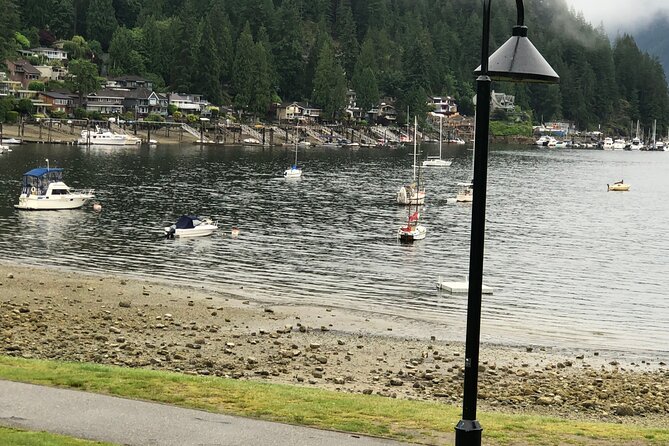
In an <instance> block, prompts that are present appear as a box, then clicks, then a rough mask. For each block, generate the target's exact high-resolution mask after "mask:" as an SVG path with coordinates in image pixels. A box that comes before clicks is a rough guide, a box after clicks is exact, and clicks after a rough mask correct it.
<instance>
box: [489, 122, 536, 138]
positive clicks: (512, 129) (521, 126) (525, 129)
mask: <svg viewBox="0 0 669 446" xmlns="http://www.w3.org/2000/svg"><path fill="white" fill-rule="evenodd" d="M490 134H491V135H493V136H532V124H531V123H528V122H523V123H518V122H504V121H490Z"/></svg>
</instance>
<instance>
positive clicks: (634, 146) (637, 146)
mask: <svg viewBox="0 0 669 446" xmlns="http://www.w3.org/2000/svg"><path fill="white" fill-rule="evenodd" d="M628 148H629V150H646V148H645V147H644V144H643V143H642V142H641V139H639V138H632V142H631V143H630V145H629V146H628Z"/></svg>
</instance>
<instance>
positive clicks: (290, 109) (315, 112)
mask: <svg viewBox="0 0 669 446" xmlns="http://www.w3.org/2000/svg"><path fill="white" fill-rule="evenodd" d="M321 112H322V110H321V109H320V108H319V107H314V106H310V105H309V104H305V103H301V102H286V103H283V104H280V105H279V106H278V107H277V108H276V118H277V119H278V120H279V122H281V121H301V122H315V121H318V120H319V119H320V117H321Z"/></svg>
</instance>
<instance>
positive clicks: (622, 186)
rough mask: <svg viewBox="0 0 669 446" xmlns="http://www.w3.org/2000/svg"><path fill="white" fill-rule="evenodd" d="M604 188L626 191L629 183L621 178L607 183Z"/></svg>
mask: <svg viewBox="0 0 669 446" xmlns="http://www.w3.org/2000/svg"><path fill="white" fill-rule="evenodd" d="M606 189H607V190H609V191H617V192H626V191H628V190H630V185H629V184H627V183H625V182H624V181H623V180H620V181H616V182H615V183H613V184H607V185H606Z"/></svg>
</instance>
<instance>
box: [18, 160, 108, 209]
mask: <svg viewBox="0 0 669 446" xmlns="http://www.w3.org/2000/svg"><path fill="white" fill-rule="evenodd" d="M93 198H95V195H93V190H92V189H89V190H86V191H77V190H74V189H70V187H69V186H67V185H66V184H65V183H63V169H61V168H50V167H49V166H48V160H47V167H37V168H35V169H32V170H29V171H28V172H26V173H24V174H23V185H22V188H21V195H19V203H18V204H16V205H14V207H15V208H16V209H21V210H30V211H36V210H42V211H53V210H61V209H78V208H80V207H82V206H83V205H84V204H86V202H87V201H89V200H91V199H93Z"/></svg>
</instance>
